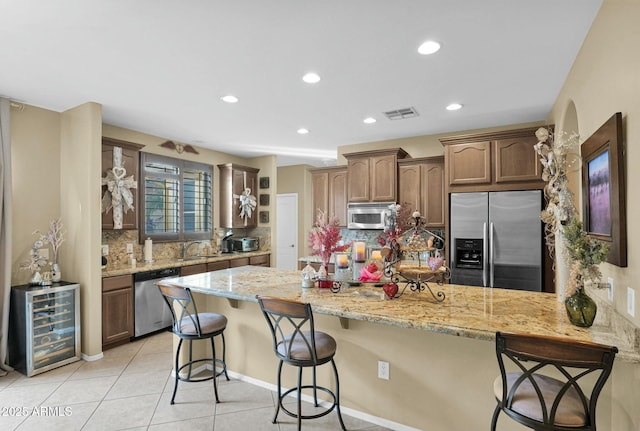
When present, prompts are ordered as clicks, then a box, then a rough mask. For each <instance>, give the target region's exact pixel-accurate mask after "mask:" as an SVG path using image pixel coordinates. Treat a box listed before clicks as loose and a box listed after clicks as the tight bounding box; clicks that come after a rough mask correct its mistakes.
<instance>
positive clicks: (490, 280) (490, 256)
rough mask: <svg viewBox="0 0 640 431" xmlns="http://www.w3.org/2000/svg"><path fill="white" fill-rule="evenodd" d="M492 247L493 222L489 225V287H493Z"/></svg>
mask: <svg viewBox="0 0 640 431" xmlns="http://www.w3.org/2000/svg"><path fill="white" fill-rule="evenodd" d="M493 254H494V246H493V222H491V223H489V287H493V278H494V274H493V273H494V262H493V259H494V255H493Z"/></svg>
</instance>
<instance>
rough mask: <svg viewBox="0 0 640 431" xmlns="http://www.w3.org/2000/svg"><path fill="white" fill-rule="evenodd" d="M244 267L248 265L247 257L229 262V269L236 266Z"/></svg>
mask: <svg viewBox="0 0 640 431" xmlns="http://www.w3.org/2000/svg"><path fill="white" fill-rule="evenodd" d="M245 265H249V258H248V257H241V258H239V259H231V260H230V261H229V268H236V267H238V266H245Z"/></svg>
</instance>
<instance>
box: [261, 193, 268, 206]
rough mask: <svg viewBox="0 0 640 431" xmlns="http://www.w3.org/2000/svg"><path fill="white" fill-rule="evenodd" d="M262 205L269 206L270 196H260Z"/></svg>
mask: <svg viewBox="0 0 640 431" xmlns="http://www.w3.org/2000/svg"><path fill="white" fill-rule="evenodd" d="M260 205H262V206H269V195H267V194H261V195H260Z"/></svg>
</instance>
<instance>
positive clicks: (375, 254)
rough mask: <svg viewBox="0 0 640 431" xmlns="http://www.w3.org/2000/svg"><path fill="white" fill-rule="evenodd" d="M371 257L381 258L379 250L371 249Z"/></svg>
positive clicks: (374, 258)
mask: <svg viewBox="0 0 640 431" xmlns="http://www.w3.org/2000/svg"><path fill="white" fill-rule="evenodd" d="M371 259H373V260H382V254H381V253H380V250H373V252H371Z"/></svg>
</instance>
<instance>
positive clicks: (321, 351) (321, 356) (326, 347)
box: [277, 331, 337, 362]
mask: <svg viewBox="0 0 640 431" xmlns="http://www.w3.org/2000/svg"><path fill="white" fill-rule="evenodd" d="M292 338H293V342H291V339H292ZM310 339H311V332H310V331H302V335H300V334H299V333H296V335H295V336H292V334H289V335H287V336H286V337H284V339H283V340H282V341H281V342H280V343H279V344H278V348H277V352H278V355H279V356H281V357H283V358H286V357H287V353H288V354H289V357H288V359H289V360H297V361H312V360H313V357H312V355H311V352H310V350H309V347H308V345H307V343H306V342H305V340H310ZM315 342H316V358H317V360H318V361H319V362H323V361H325V360H329V359H331V358H332V357H333V355H335V354H336V348H337V344H336V340H335V339H334V338H333V337H332V336H331V335H329V334H326V333H324V332H320V331H316V332H315ZM289 344H291V346H289Z"/></svg>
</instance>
